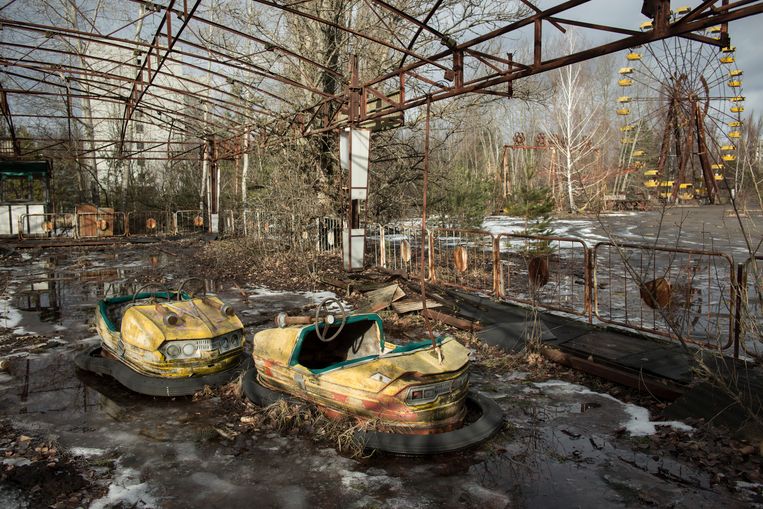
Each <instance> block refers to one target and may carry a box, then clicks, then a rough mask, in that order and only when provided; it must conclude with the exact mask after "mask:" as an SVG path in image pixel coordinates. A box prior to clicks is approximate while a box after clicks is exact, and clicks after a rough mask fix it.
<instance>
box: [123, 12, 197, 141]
mask: <svg viewBox="0 0 763 509" xmlns="http://www.w3.org/2000/svg"><path fill="white" fill-rule="evenodd" d="M175 1H176V0H170V4H169V9H172V6H173V5H175ZM200 3H201V0H196V1H195V2H194V3H193V6H192V7H191V10H190V11H189V12H188V14H187V15H186V16H185V17H184V18H183V23H182V24H181V25H180V28H178V30H177V32H176V33H175V34H174V35H173V33H172V16H171V15H170V10H167V11H166V13H167V15H166V16H164V17H163V18H162V21H161V22H160V23H159V26H158V27H157V28H156V33H155V34H154V37H153V39H151V46H152V48H155V49H156V58H157V60H158V61H157V63H156V69H155V70H154V69H152V66H151V50H149V51H148V54H147V55H146V58H144V59H143V61H142V62H141V67H140V70H139V71H138V74H137V75H136V76H135V79H134V80H133V83H132V90H131V91H130V95H129V96H128V99H127V102H126V104H125V110H124V115H123V118H122V130H121V132H120V134H119V151H120V152H122V141H123V140H124V139H125V135H126V134H127V124H128V123H129V122H130V119H131V118H132V114H133V112H134V111H135V109H136V108H137V107H138V106H139V105H140V101H141V99H143V96H144V95H145V94H146V91H147V90H148V89H149V88H150V87H151V85H152V84H153V83H154V80H155V79H156V76H157V75H158V74H159V73H160V72H161V70H162V66H163V65H164V61H165V60H166V59H167V57H168V56H169V54H170V53H171V52H172V48H173V47H174V46H175V43H176V42H177V38H178V37H180V35H181V34H182V33H183V30H185V27H186V26H188V22H189V21H190V20H191V18H193V13H194V12H196V9H197V8H198V7H199V4H200ZM165 26H166V28H167V35H166V39H167V47H166V51H164V52H163V53H162V54H161V55H160V53H159V51H160V46H159V40H160V39H161V37H162V34H163V33H164V29H165ZM144 72H147V73H148V80H147V81H145V82H144ZM139 87H140V89H139Z"/></svg>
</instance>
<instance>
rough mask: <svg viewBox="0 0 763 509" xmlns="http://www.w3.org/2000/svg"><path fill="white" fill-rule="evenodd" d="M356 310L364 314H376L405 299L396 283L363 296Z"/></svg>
mask: <svg viewBox="0 0 763 509" xmlns="http://www.w3.org/2000/svg"><path fill="white" fill-rule="evenodd" d="M364 297H365V298H364V299H363V302H362V303H361V304H359V305H358V310H359V311H361V312H364V313H376V312H379V311H381V310H382V309H386V308H388V307H389V306H390V305H391V304H392V303H393V302H395V301H398V300H400V299H402V298H403V297H405V292H404V291H403V290H402V288H400V285H398V284H397V283H394V284H391V285H388V286H385V287H383V288H379V289H378V290H373V291H370V292H368V293H366V294H365V296H364Z"/></svg>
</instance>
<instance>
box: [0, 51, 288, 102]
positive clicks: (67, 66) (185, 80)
mask: <svg viewBox="0 0 763 509" xmlns="http://www.w3.org/2000/svg"><path fill="white" fill-rule="evenodd" d="M0 46H7V47H12V48H22V49H31V50H35V51H44V52H49V53H56V54H61V55H67V56H79V54H78V53H76V52H74V51H69V50H61V49H53V48H44V47H43V48H36V47H35V46H30V45H28V44H17V43H9V42H0ZM125 49H127V48H125ZM88 58H90V57H88ZM92 59H93V60H97V61H98V62H108V63H113V64H114V65H119V66H121V67H131V68H133V69H138V68H139V66H138V65H137V64H131V63H129V62H120V61H118V60H114V59H112V58H105V57H94V58H92ZM168 60H170V61H174V59H168ZM16 62H35V63H41V64H45V65H49V66H51V67H54V68H55V69H56V70H57V71H61V70H64V71H66V70H67V69H78V70H79V69H82V70H85V68H84V67H79V66H74V65H71V64H61V63H59V62H49V61H39V60H28V59H27V58H26V57H23V58H22V59H21V60H14V61H13V62H12V63H11V64H15V63H16ZM183 65H185V66H188V67H191V68H196V69H199V70H202V71H204V72H208V73H209V74H213V75H215V76H219V77H221V78H225V79H226V80H229V81H233V82H239V83H240V84H241V85H243V86H247V85H246V83H245V82H243V81H240V80H235V79H232V78H230V77H229V76H226V75H224V74H221V73H218V72H215V71H210V70H208V69H204V68H202V67H199V66H196V65H193V64H190V63H188V62H183ZM88 71H91V72H103V71H93V70H92V69H88ZM106 74H109V75H111V76H118V78H114V79H119V81H125V80H128V81H131V80H132V78H128V77H127V76H121V75H115V74H112V73H106ZM173 78H174V79H177V80H178V81H179V82H181V83H190V84H193V85H196V86H200V87H204V88H209V87H210V85H208V84H207V83H202V82H199V81H196V80H194V79H192V78H189V77H187V76H182V75H181V76H174V75H173ZM155 86H162V85H155ZM165 88H166V87H165ZM252 88H253V89H255V90H257V91H259V92H263V91H262V90H259V89H257V88H256V87H252ZM171 90H178V89H171ZM215 91H216V92H218V93H220V94H223V95H226V96H229V97H233V98H235V99H240V97H239V96H237V95H236V94H233V93H231V92H228V91H226V90H223V89H221V88H215ZM179 93H181V94H184V95H189V94H191V95H193V96H194V97H197V98H201V97H203V98H204V100H207V97H206V96H201V95H199V91H195V92H194V91H191V90H187V91H184V90H181V91H180V92H179ZM273 96H274V98H278V96H275V94H273ZM236 106H237V107H242V108H243V107H244V106H243V105H240V104H236ZM247 107H248V106H247ZM250 109H251V108H250ZM254 112H255V113H262V114H264V115H270V116H277V115H276V114H275V113H273V112H272V111H270V110H259V109H255V110H254Z"/></svg>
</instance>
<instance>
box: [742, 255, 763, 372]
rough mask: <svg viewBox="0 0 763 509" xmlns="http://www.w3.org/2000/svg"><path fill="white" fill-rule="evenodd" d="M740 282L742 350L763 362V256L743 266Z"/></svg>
mask: <svg viewBox="0 0 763 509" xmlns="http://www.w3.org/2000/svg"><path fill="white" fill-rule="evenodd" d="M741 274H742V277H741V278H740V279H741V281H739V288H740V292H741V298H740V299H739V303H740V306H739V312H738V314H737V317H738V320H739V326H738V334H739V343H740V345H741V347H742V350H743V351H744V353H746V354H747V355H750V356H752V357H754V358H755V359H756V360H758V361H760V360H763V256H755V257H750V258H748V259H747V261H746V262H745V263H744V264H743V269H742V272H741Z"/></svg>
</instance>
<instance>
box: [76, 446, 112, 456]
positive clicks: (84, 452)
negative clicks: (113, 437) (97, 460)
mask: <svg viewBox="0 0 763 509" xmlns="http://www.w3.org/2000/svg"><path fill="white" fill-rule="evenodd" d="M69 454H71V455H72V456H82V457H83V458H94V457H97V456H103V455H104V454H106V449H98V448H96V447H72V448H70V449H69Z"/></svg>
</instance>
